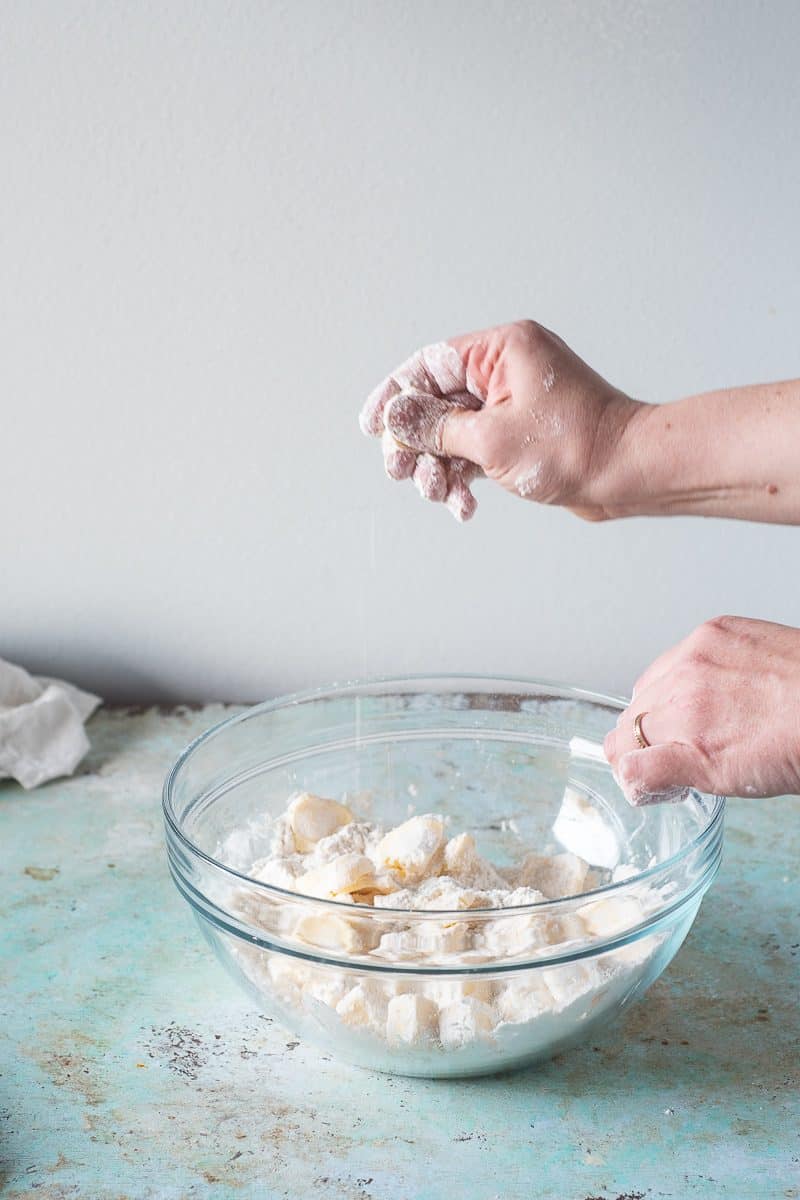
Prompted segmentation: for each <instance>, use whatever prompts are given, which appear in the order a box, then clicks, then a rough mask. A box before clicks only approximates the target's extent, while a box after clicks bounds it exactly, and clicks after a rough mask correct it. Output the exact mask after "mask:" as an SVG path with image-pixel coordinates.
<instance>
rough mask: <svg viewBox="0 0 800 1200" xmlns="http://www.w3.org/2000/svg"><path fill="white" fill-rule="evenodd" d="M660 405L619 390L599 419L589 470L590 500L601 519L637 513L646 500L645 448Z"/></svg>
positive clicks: (588, 498)
mask: <svg viewBox="0 0 800 1200" xmlns="http://www.w3.org/2000/svg"><path fill="white" fill-rule="evenodd" d="M655 408H656V405H653V404H647V403H645V402H644V401H642V400H634V399H633V398H632V397H630V396H626V395H625V394H624V393H623V392H616V393H615V394H614V395H613V397H612V398H611V400H609V401H608V403H607V404H606V405H605V407H604V409H603V412H602V414H601V416H600V420H599V421H598V426H597V431H596V434H595V440H594V447H593V451H592V460H591V466H590V470H589V472H588V478H589V487H588V495H587V497H586V498H587V500H588V502H589V506H590V508H591V509H592V510H593V511H594V512H595V513H596V514H597V516H598V517H599V518H600V519H604V520H611V519H612V518H615V517H626V516H634V515H636V513H637V512H639V511H641V510H642V508H643V506H644V505H645V503H646V500H647V499H648V497H647V494H646V493H647V489H646V487H645V478H646V465H645V461H644V454H643V449H644V447H646V446H650V445H651V444H652V438H651V437H650V435H649V432H648V424H649V420H650V417H651V415H652V413H653V410H654V409H655Z"/></svg>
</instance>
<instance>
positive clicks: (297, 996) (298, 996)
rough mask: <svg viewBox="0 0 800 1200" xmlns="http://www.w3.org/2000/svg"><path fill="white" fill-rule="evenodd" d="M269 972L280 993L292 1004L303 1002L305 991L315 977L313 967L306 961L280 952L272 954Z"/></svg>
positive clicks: (268, 963)
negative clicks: (290, 957)
mask: <svg viewBox="0 0 800 1200" xmlns="http://www.w3.org/2000/svg"><path fill="white" fill-rule="evenodd" d="M267 972H268V974H269V978H270V981H271V983H272V986H273V987H274V988H275V991H276V992H277V993H278V995H279V996H281V997H282V998H283V999H285V1000H288V1001H289V1002H290V1003H292V1004H298V1003H301V1002H302V995H303V991H304V990H305V988H306V987H308V985H309V983H310V982H311V981H312V978H313V975H312V972H311V969H310V968H309V967H307V966H306V965H305V963H301V962H298V961H297V960H296V959H289V958H284V957H283V955H280V954H270V956H269V959H268V961H267Z"/></svg>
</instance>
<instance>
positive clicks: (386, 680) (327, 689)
mask: <svg viewBox="0 0 800 1200" xmlns="http://www.w3.org/2000/svg"><path fill="white" fill-rule="evenodd" d="M467 680H469V681H472V682H473V683H480V684H483V685H486V692H487V695H489V694H491V690H492V689H491V685H492V684H495V685H501V686H503V685H511V686H512V687H517V686H520V687H525V688H529V689H536V688H538V689H549V690H551V691H553V692H559V693H561V694H562V695H563V696H564V697H565V698H566V699H573V700H586V701H589V702H591V703H593V704H602V705H603V706H604V707H607V708H608V707H611V708H616V709H618V710H620V711H622V710H623V709H625V708H627V707H628V705H629V703H630V701H629V700H627V699H625V697H623V696H613V695H607V694H605V693H602V692H593V691H589V690H587V689H585V688H577V687H573V686H572V685H571V684H567V683H559V682H556V681H554V680H548V679H531V678H527V677H524V676H514V675H502V676H500V675H482V674H480V673H475V674H472V673H470V672H459V673H444V674H442V673H440V674H431V675H420V674H411V675H377V676H367V677H364V678H362V679H354V680H348V681H347V682H345V683H335V682H334V683H330V684H325V685H322V686H320V687H317V688H310V689H307V690H305V691H300V692H291V693H288V694H286V695H282V696H277V697H275V699H273V700H264V701H262V702H260V703H258V704H253V705H250V706H248V707H247V708H246V709H245V711H244V712H241V713H234V714H233V716H230V717H225V718H223V720H221V721H218V722H217V723H216V724H215V725H211V726H210V727H209V728H208V729H205V730H204V731H203V732H202V733H201V734H199V735H198V736H197V737H196V738H193V740H192V741H191V742H189V743H188V745H186V746H185V747H184V749H183V750H182V751H181V753H180V754H179V755H178V757H177V758H176V760H175V762H174V763H173V764H172V767H171V768H170V770H169V771H168V773H167V776H166V778H165V780H164V785H163V789H162V809H163V813H164V820H165V823H166V826H167V830H168V832H169V833H172V834H173V835H174V836H175V837H176V838H177V839H178V840H179V841H180V842H181V843H182V844H183V846H184V847H185V848H186V849H187V850H188V851H189V852H190V853H191V854H192V855H195V856H196V857H197V858H199V859H201V860H203V861H204V862H206V863H208V864H209V865H210V866H212V867H213V868H215V869H216V870H218V871H221V872H223V874H224V875H226V876H229V877H230V878H231V879H236V880H241V881H242V882H244V883H246V884H247V885H248V887H255V888H257V889H261V890H263V891H264V892H265V893H267V894H269V895H272V896H274V897H275V898H276V899H277V900H284V899H285V900H287V901H292V902H293V903H295V904H297V903H298V902H300V903H301V904H302V903H303V902H307V903H308V904H310V905H313V906H314V907H315V908H323V909H328V908H330V909H331V911H333V912H337V913H342V912H348V913H351V914H353V915H356V916H361V917H363V916H364V913H365V906H364V905H363V904H347V903H344V902H342V901H340V900H325V899H321V898H319V897H316V896H306V895H304V894H303V893H302V892H291V891H288V890H287V889H285V888H280V887H276V886H275V885H274V884H270V883H264V882H263V881H262V880H260V879H253V878H252V877H251V876H250V875H245V874H244V873H243V872H241V871H237V870H235V869H234V868H233V867H229V866H227V865H226V864H225V863H223V862H220V860H219V859H216V858H214V857H213V856H212V855H210V854H207V853H206V852H205V851H204V850H201V849H200V847H199V846H197V845H196V844H195V843H194V842H193V841H192V840H191V838H189V837H188V836H187V835H186V833H184V831H183V830H182V829H181V826H180V823H179V821H178V820H177V818H176V817H175V814H174V811H173V805H172V800H173V791H174V788H175V784H176V782H177V779H178V776H179V775H180V772H181V770H182V769H183V767H184V766H185V765H186V764H187V763H188V761H189V759H190V758H191V757H192V755H193V754H194V752H195V751H196V750H198V749H199V748H200V746H202V745H203V744H204V743H205V742H206V741H209V740H210V739H211V738H213V737H216V736H217V735H218V734H220V733H221V732H222V731H223V730H225V729H228V728H231V727H232V726H234V725H237V724H239V723H240V722H242V721H246V720H250V719H252V718H253V717H255V716H259V715H262V714H266V713H270V712H275V711H277V710H278V709H281V708H289V707H292V706H294V705H296V704H304V703H307V702H309V701H312V700H325V699H328V698H329V697H330V698H336V697H343V696H347V695H348V693H349V694H356V693H358V692H365V691H367V692H368V691H369V690H374V689H375V688H383V689H385V690H389V689H390V688H391V687H392V685H401V686H403V687H406V688H407V687H408V685H414V684H420V685H422V684H437V683H439V684H457V683H459V682H462V681H467ZM423 694H424V693H423ZM692 790H695V791H696V789H692ZM697 794H698V795H700V794H701V793H699V792H698V793H697ZM709 798H710V799H711V800H712V801H713V807H712V810H711V815H710V817H709V819H708V822H707V823H706V825H705V826H704V827H703V828H702V829H701V830H700V832H699V833H697V834H696V835H695V837H693V838H692V839H691V840H690V841H687V843H686V845H685V846H682V847H681V849H680V850H677V851H676V852H675V853H674V854H672V855H670V856H669V857H668V858H665V859H663V860H662V861H661V862H659V863H656V864H655V866H652V867H648V868H646V869H645V870H644V871H640V872H638V873H637V874H636V875H632V876H630V878H628V879H624V880H619V881H618V882H616V883H607V884H604V885H603V886H601V887H598V888H594V889H593V890H592V891H588V892H582V893H580V894H579V896H563V897H561V898H560V899H558V900H541V901H539V902H538V903H536V904H526V905H517V906H511V907H509V908H504V909H502V910H500V911H501V912H502V913H503V915H504V916H512V915H514V916H519V915H523V914H525V913H534V912H541V911H542V910H548V911H549V910H557V909H558V908H559V907H561V906H568V907H571V906H573V905H574V904H575V901H576V900H578V899H579V900H580V901H585V900H586V899H591V898H593V897H596V896H609V895H613V894H614V893H615V892H616V893H618V894H622V893H623V892H624V891H625V890H626V889H629V888H630V887H631V886H632V885H635V884H638V883H639V882H640V881H641V880H652V879H653V877H654V876H657V875H660V874H668V873H669V872H670V871H671V869H672V868H673V867H675V866H676V865H677V864H678V863H679V862H680V861H681V860H682V859H684V858H687V857H688V856H689V855H690V854H691V853H692V852H693V851H694V850H697V849H700V848H701V847H702V845H703V843H704V842H708V841H710V840H711V839H712V837H713V835H714V832H715V831H716V829H717V827H718V826H719V825H720V823H721V821H722V818H723V814H724V812H725V797H724V796H717V795H714V796H710V797H709ZM709 865H710V864H707V867H708V866H709ZM714 870H716V868H714ZM470 911H471V912H472V913H473V914H475V915H477V914H485V913H489V912H492V913H497V912H498V910H497V909H485V908H484V909H471V910H470ZM393 912H396V913H398V914H400V913H402V914H403V915H404V916H405V917H406V918H408V917H409V916H411V915H412V914H410V913H409V912H408V910H406V909H392V908H381V913H385V914H387V916H388V915H390V914H391V913H393ZM454 914H458V915H460V916H462V917H463V910H462V909H435V910H427V911H424V910H415V911H414V913H413V919H414V920H415V922H416V920H417V919H418V918H422V919H423V921H424V920H426V919H427V920H431V921H436V920H442V918H444V917H446V916H448V915H449V916H452V915H454Z"/></svg>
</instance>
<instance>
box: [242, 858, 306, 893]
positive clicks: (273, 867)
mask: <svg viewBox="0 0 800 1200" xmlns="http://www.w3.org/2000/svg"><path fill="white" fill-rule="evenodd" d="M296 861H297V855H293V856H291V857H288V858H262V859H259V861H258V862H255V863H253V865H252V867H251V868H250V876H251V878H252V879H258V880H259V882H260V883H269V884H271V885H272V886H273V887H279V888H283V889H284V891H287V892H291V891H294V890H295V880H296V878H297V869H296Z"/></svg>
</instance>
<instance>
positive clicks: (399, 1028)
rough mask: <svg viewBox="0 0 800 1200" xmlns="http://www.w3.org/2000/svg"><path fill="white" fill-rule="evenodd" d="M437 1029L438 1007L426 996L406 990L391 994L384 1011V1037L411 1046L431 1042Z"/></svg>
mask: <svg viewBox="0 0 800 1200" xmlns="http://www.w3.org/2000/svg"><path fill="white" fill-rule="evenodd" d="M438 1031H439V1009H438V1006H437V1005H436V1004H434V1002H433V1000H429V999H428V997H427V996H420V995H418V994H416V993H412V992H407V993H406V994H405V995H402V996H393V997H392V999H391V1000H390V1001H389V1005H388V1008H387V1012H386V1037H387V1039H388V1041H389V1042H393V1043H395V1044H400V1045H407V1046H413V1045H418V1044H420V1043H424V1042H431V1041H433V1040H434V1039H435V1037H436V1035H437V1033H438Z"/></svg>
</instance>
